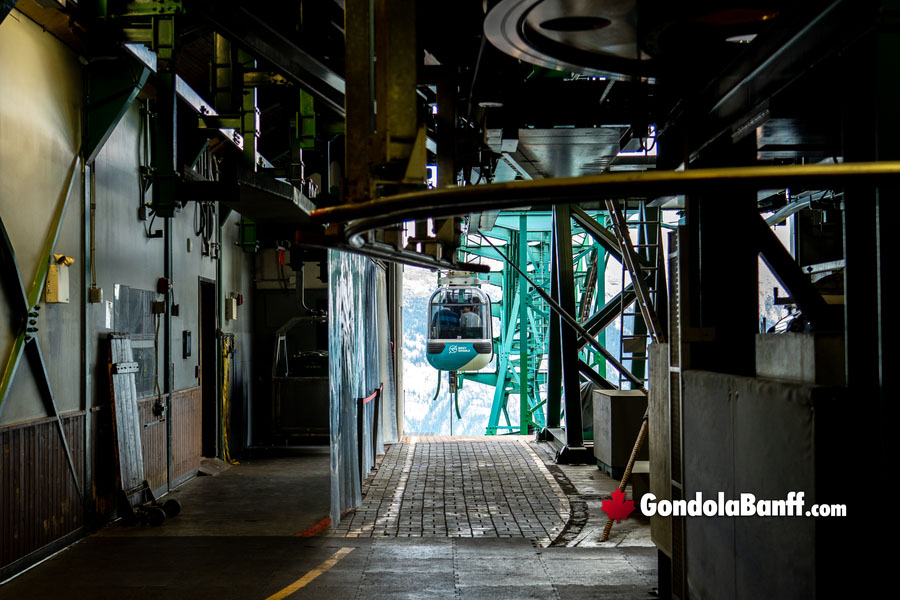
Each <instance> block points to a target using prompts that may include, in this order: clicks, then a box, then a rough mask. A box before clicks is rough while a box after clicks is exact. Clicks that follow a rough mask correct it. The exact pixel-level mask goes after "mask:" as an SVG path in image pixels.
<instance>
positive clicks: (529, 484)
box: [328, 437, 569, 546]
mask: <svg viewBox="0 0 900 600" xmlns="http://www.w3.org/2000/svg"><path fill="white" fill-rule="evenodd" d="M568 518H569V501H568V500H567V498H566V495H565V493H563V491H562V489H561V488H560V487H559V484H557V482H556V480H555V479H554V478H553V476H552V475H551V474H550V472H549V471H548V470H547V468H546V467H545V466H544V463H543V461H542V460H541V459H540V458H539V457H538V456H537V455H536V454H535V453H534V451H533V450H532V449H531V448H530V447H529V445H528V442H527V441H526V439H524V438H513V437H485V438H475V437H467V438H460V437H456V438H449V437H409V438H404V440H403V442H401V443H399V444H394V445H393V446H391V447H390V449H389V450H388V451H387V453H386V454H385V456H384V460H383V462H382V463H381V466H380V467H379V468H378V471H377V472H376V474H375V476H374V477H373V479H372V480H371V483H370V485H369V487H368V491H367V492H366V495H365V497H364V498H363V502H362V505H360V506H359V507H358V508H357V509H356V510H355V511H353V512H351V513H350V514H348V515H346V516H345V517H344V519H343V520H342V521H341V523H340V524H339V525H338V526H337V527H335V528H333V529H331V530H330V532H329V534H328V535H331V536H338V537H497V538H513V537H524V538H530V539H533V540H534V541H535V543H536V544H538V545H540V546H546V545H548V544H549V543H550V542H551V541H552V540H553V539H554V538H556V536H557V535H559V533H560V532H561V531H562V528H563V527H564V525H565V523H566V521H567V520H568Z"/></svg>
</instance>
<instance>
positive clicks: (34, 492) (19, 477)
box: [0, 411, 84, 568]
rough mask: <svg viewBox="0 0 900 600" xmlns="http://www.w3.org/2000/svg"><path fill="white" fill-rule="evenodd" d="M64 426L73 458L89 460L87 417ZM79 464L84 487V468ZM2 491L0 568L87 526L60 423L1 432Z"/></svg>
mask: <svg viewBox="0 0 900 600" xmlns="http://www.w3.org/2000/svg"><path fill="white" fill-rule="evenodd" d="M62 423H63V430H64V431H65V434H66V438H67V440H68V443H69V448H70V450H71V452H72V456H73V457H81V456H84V412H82V411H77V412H71V413H67V414H65V415H63V417H62ZM74 462H75V469H76V474H77V476H78V479H79V483H80V482H81V481H82V480H83V477H84V469H83V463H82V461H80V460H77V459H76V460H75V461H74ZM0 490H2V494H0V519H2V520H0V533H2V535H0V568H2V567H5V566H7V565H9V564H10V563H13V562H15V561H16V560H18V559H20V558H22V557H24V556H27V555H28V554H29V553H31V552H34V551H35V550H38V549H39V548H42V547H44V546H46V545H47V544H49V543H51V542H53V541H54V540H57V539H59V538H61V537H63V536H65V535H67V534H69V533H72V532H73V531H76V530H78V529H80V528H81V526H82V525H84V511H83V508H82V505H81V501H80V500H79V498H78V493H77V491H76V488H75V483H74V480H73V477H72V474H71V472H70V470H69V465H68V462H67V461H66V455H65V452H64V451H63V446H62V443H61V441H60V436H59V431H58V429H57V424H56V420H55V419H38V420H35V421H29V422H26V423H21V424H19V425H12V426H8V427H3V428H0Z"/></svg>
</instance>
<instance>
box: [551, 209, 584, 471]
mask: <svg viewBox="0 0 900 600" xmlns="http://www.w3.org/2000/svg"><path fill="white" fill-rule="evenodd" d="M553 232H554V241H555V244H554V248H553V269H554V270H555V271H556V272H557V278H556V284H557V292H558V294H559V304H560V307H561V308H562V310H564V311H566V312H567V313H569V314H575V277H574V272H573V269H572V220H571V215H570V211H569V207H568V205H559V206H554V207H553ZM576 341H577V334H576V332H575V330H574V329H573V328H572V327H570V326H569V325H567V324H566V323H563V322H562V320H561V319H560V325H559V344H560V358H561V367H562V383H563V399H564V402H565V411H566V436H565V438H566V445H565V447H563V448H562V449H561V450H560V451H559V453H558V456H557V460H558V461H559V462H589V461H588V460H587V459H588V455H589V454H590V453H589V452H588V451H587V449H586V448H585V447H584V431H583V423H582V419H581V384H580V381H579V376H578V346H577V343H576ZM590 458H591V459H593V456H592V455H591V456H590Z"/></svg>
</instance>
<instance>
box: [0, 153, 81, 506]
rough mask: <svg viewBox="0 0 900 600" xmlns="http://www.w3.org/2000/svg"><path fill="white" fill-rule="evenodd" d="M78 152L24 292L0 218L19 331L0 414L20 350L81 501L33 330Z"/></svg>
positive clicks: (1, 257) (1, 256)
mask: <svg viewBox="0 0 900 600" xmlns="http://www.w3.org/2000/svg"><path fill="white" fill-rule="evenodd" d="M79 157H80V153H79V154H76V155H75V158H74V160H73V161H72V166H71V167H70V168H69V174H68V180H67V183H66V185H65V186H64V187H63V192H62V197H61V198H60V199H59V202H58V203H57V206H56V211H55V213H54V214H53V219H52V220H51V222H50V229H49V231H48V232H47V237H46V238H45V239H44V245H43V247H42V248H41V254H40V258H39V259H38V264H37V267H36V268H35V273H34V278H33V279H32V281H31V287H30V288H29V290H28V292H26V291H25V285H24V283H23V282H22V274H21V271H20V270H19V263H18V260H17V259H16V252H15V249H14V248H13V245H12V241H11V240H10V239H9V235H8V233H7V231H6V225H5V224H4V223H3V219H2V217H0V242H2V243H0V263H2V269H3V272H2V277H3V285H4V287H5V288H6V293H7V296H8V298H9V300H10V304H11V308H12V312H13V314H15V313H18V315H19V316H18V318H17V319H16V320H17V321H18V324H19V331H18V332H17V333H16V337H15V339H14V340H13V346H12V349H11V350H10V354H9V357H8V358H7V361H6V366H5V368H4V372H3V377H2V380H0V415H2V414H3V407H4V406H5V405H6V398H7V396H8V395H9V390H10V388H11V387H12V383H13V380H14V379H15V376H16V372H17V370H18V367H19V364H20V363H21V359H22V353H23V352H24V353H25V354H26V355H27V357H28V362H29V364H30V365H31V370H32V372H33V373H34V375H35V381H36V383H37V386H38V390H39V391H40V394H41V399H42V400H43V401H44V404H45V410H46V411H47V414H48V416H50V417H52V418H54V419H55V420H56V425H57V429H58V431H59V436H60V440H61V441H62V446H63V450H64V451H65V454H66V460H67V462H68V465H69V471H70V473H71V475H72V479H73V481H74V483H75V491H76V492H78V497H79V498H80V499H81V501H82V502H84V494H83V492H82V489H81V481H80V480H79V478H78V473H77V471H76V470H75V464H74V463H73V462H72V453H71V451H70V449H69V443H68V440H67V439H66V434H65V431H64V430H63V426H62V421H61V420H60V418H59V410H58V409H57V406H56V399H55V398H54V396H53V388H52V387H51V386H50V377H49V375H48V374H47V369H46V367H45V364H44V355H43V353H42V352H41V346H40V342H39V341H38V338H37V336H36V335H34V334H35V333H36V332H37V327H36V325H37V315H38V313H37V309H38V308H39V307H37V303H38V300H39V299H40V297H41V290H43V289H44V285H45V283H46V281H47V272H48V271H49V269H50V259H51V255H52V254H53V249H54V247H55V246H56V240H57V239H59V232H60V230H61V229H62V221H63V217H65V215H66V209H67V208H68V205H69V196H70V195H71V193H72V185H73V184H74V182H75V174H76V173H80V170H79V169H78V163H79Z"/></svg>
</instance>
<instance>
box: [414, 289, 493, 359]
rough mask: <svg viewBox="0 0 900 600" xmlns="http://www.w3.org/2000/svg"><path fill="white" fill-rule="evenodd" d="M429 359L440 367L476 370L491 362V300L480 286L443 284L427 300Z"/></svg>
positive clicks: (427, 354) (427, 352)
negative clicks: (445, 285)
mask: <svg viewBox="0 0 900 600" xmlns="http://www.w3.org/2000/svg"><path fill="white" fill-rule="evenodd" d="M428 315H429V317H428V323H429V326H428V344H427V346H426V348H427V350H426V357H427V359H428V363H429V364H430V365H431V366H432V367H434V368H435V369H440V370H441V371H477V370H479V369H481V368H483V367H485V366H487V364H488V363H490V362H491V358H493V356H494V343H493V339H492V336H491V300H490V298H488V296H487V294H485V293H484V292H482V291H481V290H480V289H478V288H477V287H470V286H450V287H444V288H441V289H439V290H438V291H436V292H435V293H434V294H432V295H431V299H430V300H429V301H428Z"/></svg>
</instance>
